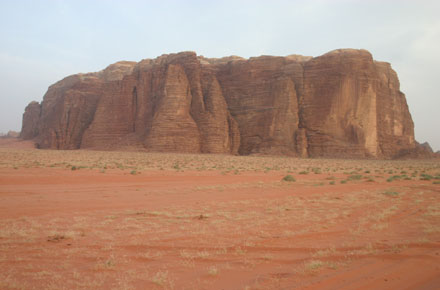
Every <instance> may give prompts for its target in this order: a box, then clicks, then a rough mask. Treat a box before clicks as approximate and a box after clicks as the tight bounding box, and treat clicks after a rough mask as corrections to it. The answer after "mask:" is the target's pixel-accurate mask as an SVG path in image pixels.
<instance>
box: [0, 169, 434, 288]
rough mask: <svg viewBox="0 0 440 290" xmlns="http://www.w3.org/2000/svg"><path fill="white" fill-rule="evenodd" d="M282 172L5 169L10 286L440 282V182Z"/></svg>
mask: <svg viewBox="0 0 440 290" xmlns="http://www.w3.org/2000/svg"><path fill="white" fill-rule="evenodd" d="M284 175H285V173H280V172H273V173H271V172H269V173H263V172H259V173H258V172H257V173H255V172H241V173H240V174H238V175H233V174H226V175H222V174H221V173H220V172H207V171H206V172H200V171H197V172H196V171H185V172H173V171H148V172H143V173H141V174H138V175H132V174H129V171H128V172H127V171H120V170H108V171H107V172H106V173H100V172H99V171H98V170H96V169H95V170H90V169H81V170H75V171H72V170H69V169H59V168H18V169H11V168H0V221H1V222H0V226H1V227H0V273H1V274H0V289H439V288H440V223H439V222H440V202H439V201H440V186H439V185H435V184H432V182H431V181H421V180H411V181H394V182H392V183H388V182H385V180H383V179H381V180H378V181H376V182H366V181H355V182H349V183H347V184H340V183H339V181H337V182H336V184H335V185H329V181H328V180H326V178H327V177H328V175H327V174H309V175H298V174H293V175H294V176H295V177H296V179H297V181H296V182H292V183H288V182H281V181H280V180H281V178H282V177H283V176H284ZM333 176H336V177H337V178H339V176H338V175H337V174H336V175H333ZM322 184H323V185H322ZM390 191H391V192H397V194H396V195H393V194H384V193H386V192H390Z"/></svg>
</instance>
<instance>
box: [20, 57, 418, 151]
mask: <svg viewBox="0 0 440 290" xmlns="http://www.w3.org/2000/svg"><path fill="white" fill-rule="evenodd" d="M21 138H23V139H34V140H35V142H36V144H37V146H38V147H39V148H52V149H78V148H93V149H126V148H131V149H133V148H142V149H146V150H149V151H158V152H189V153H227V154H242V155H247V154H275V155H289V156H299V157H346V158H394V157H399V156H400V155H402V154H407V155H408V152H412V150H414V149H415V148H416V147H417V143H416V142H415V140H414V125H413V122H412V119H411V115H410V113H409V111H408V106H407V103H406V99H405V95H404V94H403V93H402V92H400V90H399V80H398V78H397V74H396V73H395V71H394V70H393V69H392V68H391V66H390V64H389V63H385V62H378V61H374V60H373V58H372V55H371V54H370V53H369V52H368V51H366V50H354V49H341V50H335V51H331V52H329V53H327V54H324V55H322V56H319V57H315V58H312V57H305V56H298V55H291V56H287V57H276V56H260V57H253V58H250V59H243V58H240V57H235V56H232V57H226V58H220V59H210V58H205V57H202V56H197V55H196V54H195V53H194V52H182V53H177V54H168V55H162V56H160V57H158V58H156V59H145V60H142V61H140V62H138V63H135V62H118V63H115V64H112V65H110V66H109V67H107V68H106V69H104V70H103V71H100V72H97V73H89V74H77V75H73V76H69V77H67V78H65V79H63V80H61V81H59V82H57V83H55V84H54V85H52V86H51V87H49V89H48V91H47V93H46V94H45V96H44V98H43V101H42V103H41V104H38V103H37V102H32V103H30V104H29V105H28V107H27V108H26V110H25V113H24V114H23V128H22V132H21Z"/></svg>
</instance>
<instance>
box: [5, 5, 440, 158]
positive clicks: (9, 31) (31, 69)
mask: <svg viewBox="0 0 440 290" xmlns="http://www.w3.org/2000/svg"><path fill="white" fill-rule="evenodd" d="M439 3H440V1H423V0H419V1H402V0H401V1H398V0H396V1H391V0H389V1H386V0H382V1H367V0H364V1H360V0H358V1H354V0H353V1H350V0H334V1H331V0H327V1H324V0H321V1H277V0H271V1H258V0H254V1H250V0H249V1H244V0H243V1H240V0H233V1H209V0H204V1H202V0H199V1H196V0H181V1H177V0H175V1H169V0H161V1H147V0H145V1H140V0H139V1H134V0H131V1H130V0H124V1H123V0H120V1H110V0H102V1H99V0H95V1H93V0H87V1H85V0H84V1H80V0H71V1H68V0H64V1H63V0H45V1H43V0H40V1H38V0H32V1H31V0H29V1H24V0H22V1H21V0H16V1H14V0H10V1H8V0H0V36H1V37H0V89H1V90H0V132H4V133H6V132H7V131H8V130H20V129H21V118H22V114H23V111H24V108H25V106H26V105H27V104H28V103H29V102H30V101H32V100H36V101H39V102H40V101H41V100H42V97H43V95H44V93H45V92H46V90H47V88H48V86H49V85H51V84H53V83H55V82H56V81H58V80H60V79H62V78H64V77H65V76H67V75H70V74H74V73H78V72H91V71H98V70H101V69H103V68H105V67H106V66H107V65H109V64H110V63H114V62H116V61H119V60H134V61H139V60H141V59H144V58H155V57H157V56H159V55H161V54H164V53H172V52H179V51H184V50H192V51H196V52H197V53H198V54H200V55H204V56H207V57H222V56H228V55H239V56H243V57H250V56H258V55H262V54H269V55H289V54H303V55H311V56H318V55H321V54H323V53H326V52H328V51H330V50H333V49H336V48H364V49H367V50H369V51H370V52H371V53H372V54H373V57H374V58H375V59H376V60H381V61H387V62H390V63H391V64H392V66H393V68H394V69H395V70H396V71H397V73H398V75H399V78H400V83H401V90H402V91H403V92H404V93H405V94H406V97H407V101H408V104H409V107H410V112H411V114H412V117H413V120H414V123H415V132H416V139H417V140H418V141H419V142H424V141H428V142H429V143H430V144H431V146H432V147H433V149H434V150H440V129H439V128H438V127H439V125H440V98H439V94H438V91H439V87H440V84H439V79H440V17H439V16H438V15H439V11H440V4H439Z"/></svg>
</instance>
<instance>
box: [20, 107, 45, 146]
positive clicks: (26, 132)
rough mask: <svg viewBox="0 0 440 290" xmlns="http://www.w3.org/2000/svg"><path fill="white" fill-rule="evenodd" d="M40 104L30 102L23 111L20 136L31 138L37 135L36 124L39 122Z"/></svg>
mask: <svg viewBox="0 0 440 290" xmlns="http://www.w3.org/2000/svg"><path fill="white" fill-rule="evenodd" d="M40 114H41V106H40V104H39V103H38V102H35V101H33V102H30V103H29V105H27V107H26V109H25V110H24V113H23V122H22V125H21V132H20V138H22V139H33V138H35V137H36V136H38V126H39V124H40Z"/></svg>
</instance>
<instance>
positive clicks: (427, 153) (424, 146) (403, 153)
mask: <svg viewBox="0 0 440 290" xmlns="http://www.w3.org/2000/svg"><path fill="white" fill-rule="evenodd" d="M439 157H440V154H439V152H437V153H434V151H433V150H432V148H431V145H429V143H428V142H425V143H419V142H417V141H416V146H415V148H413V149H402V150H400V151H399V153H398V154H397V155H395V156H394V158H395V159H426V158H439Z"/></svg>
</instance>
